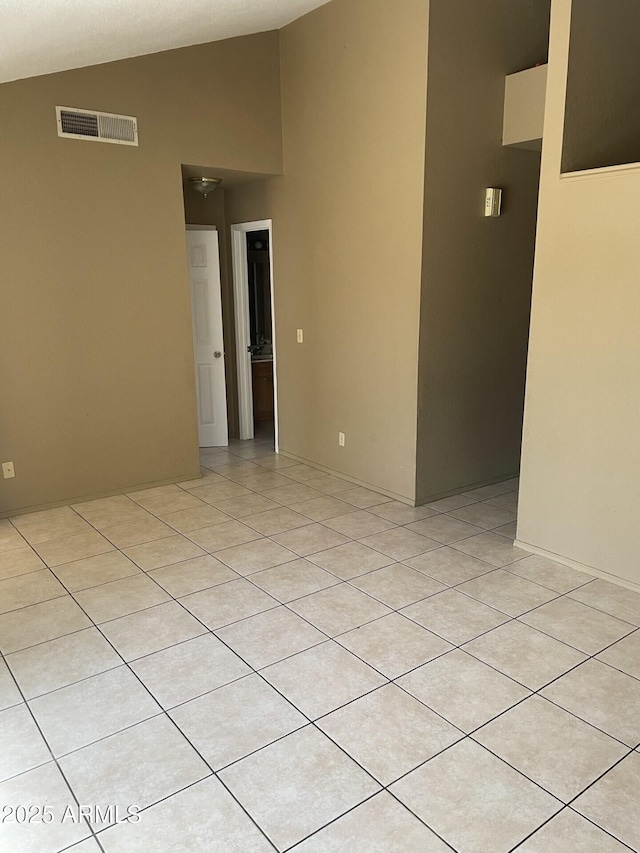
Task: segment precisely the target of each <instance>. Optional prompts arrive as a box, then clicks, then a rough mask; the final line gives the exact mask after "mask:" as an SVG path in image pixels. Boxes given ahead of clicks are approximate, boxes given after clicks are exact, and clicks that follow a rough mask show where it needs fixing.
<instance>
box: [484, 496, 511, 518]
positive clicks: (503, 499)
mask: <svg viewBox="0 0 640 853" xmlns="http://www.w3.org/2000/svg"><path fill="white" fill-rule="evenodd" d="M485 503H486V504H488V505H489V506H497V507H499V508H500V509H506V510H508V511H509V512H513V513H516V512H518V492H517V491H514V492H507V494H506V495H497V496H496V497H495V498H489V499H488V500H487V501H485Z"/></svg>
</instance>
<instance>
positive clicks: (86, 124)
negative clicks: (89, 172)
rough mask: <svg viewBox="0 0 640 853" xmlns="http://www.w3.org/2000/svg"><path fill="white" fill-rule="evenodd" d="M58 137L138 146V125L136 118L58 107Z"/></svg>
mask: <svg viewBox="0 0 640 853" xmlns="http://www.w3.org/2000/svg"><path fill="white" fill-rule="evenodd" d="M56 116H57V119H58V136H66V137H69V138H71V139H88V140H91V141H93V142H115V143H117V144H118V145H137V144H138V123H137V120H136V119H135V118H134V116H119V115H115V114H114V113H97V112H94V111H93V110H78V109H75V107H56Z"/></svg>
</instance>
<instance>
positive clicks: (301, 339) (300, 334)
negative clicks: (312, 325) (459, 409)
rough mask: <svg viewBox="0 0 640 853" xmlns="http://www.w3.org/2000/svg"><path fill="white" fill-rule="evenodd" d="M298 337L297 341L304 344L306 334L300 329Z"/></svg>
mask: <svg viewBox="0 0 640 853" xmlns="http://www.w3.org/2000/svg"><path fill="white" fill-rule="evenodd" d="M296 337H297V341H298V343H299V344H302V343H304V332H303V331H302V329H298V333H297V336H296Z"/></svg>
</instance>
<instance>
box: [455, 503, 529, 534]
mask: <svg viewBox="0 0 640 853" xmlns="http://www.w3.org/2000/svg"><path fill="white" fill-rule="evenodd" d="M496 500H497V498H496ZM450 512H451V515H452V516H453V517H454V518H459V519H460V520H461V521H466V522H468V523H469V524H475V526H476V527H482V528H483V529H484V530H493V529H494V528H495V527H501V526H502V525H503V524H510V523H512V522H513V521H515V520H516V514H515V512H514V511H510V510H508V509H501V508H500V507H498V506H492V505H491V504H489V503H476V504H469V505H468V506H463V507H460V508H459V509H452V510H451V511H450Z"/></svg>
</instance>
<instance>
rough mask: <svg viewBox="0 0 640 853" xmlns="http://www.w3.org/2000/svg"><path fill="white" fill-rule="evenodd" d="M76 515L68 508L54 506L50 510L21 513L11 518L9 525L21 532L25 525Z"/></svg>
mask: <svg viewBox="0 0 640 853" xmlns="http://www.w3.org/2000/svg"><path fill="white" fill-rule="evenodd" d="M76 514H77V513H76V512H74V510H73V509H71V507H70V506H56V507H53V508H51V509H40V510H36V511H35V512H23V513H22V514H20V515H14V516H11V519H10V521H11V524H13V526H14V527H15V528H16V529H17V530H22V528H23V527H25V526H26V525H27V524H33V523H34V522H35V521H43V520H46V519H49V518H56V517H57V518H60V517H61V516H65V515H66V516H68V517H71V516H74V515H76Z"/></svg>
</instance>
